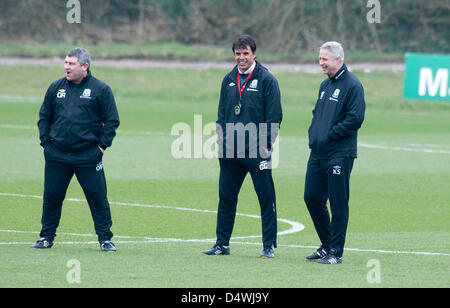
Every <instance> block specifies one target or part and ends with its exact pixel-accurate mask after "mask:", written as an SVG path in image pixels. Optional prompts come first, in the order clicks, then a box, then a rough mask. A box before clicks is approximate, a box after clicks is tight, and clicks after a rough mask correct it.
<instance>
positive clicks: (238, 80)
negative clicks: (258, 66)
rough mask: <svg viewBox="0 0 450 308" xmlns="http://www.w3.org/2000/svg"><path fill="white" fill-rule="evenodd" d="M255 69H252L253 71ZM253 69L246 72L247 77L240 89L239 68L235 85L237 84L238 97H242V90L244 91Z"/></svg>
mask: <svg viewBox="0 0 450 308" xmlns="http://www.w3.org/2000/svg"><path fill="white" fill-rule="evenodd" d="M254 70H255V69H253V71H254ZM253 71H251V72H250V74H248V78H247V81H245V83H244V85H243V86H242V89H241V77H240V76H239V70H238V74H237V86H238V91H239V97H242V92H244V89H245V87H246V86H247V82H248V81H249V80H250V77H252V74H253Z"/></svg>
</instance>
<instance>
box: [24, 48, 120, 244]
mask: <svg viewBox="0 0 450 308" xmlns="http://www.w3.org/2000/svg"><path fill="white" fill-rule="evenodd" d="M90 63H91V57H90V55H89V53H88V51H87V50H86V49H84V48H73V49H71V50H70V51H69V52H68V54H67V56H66V58H65V61H64V70H65V73H66V76H65V77H64V78H61V79H59V80H57V81H55V82H53V83H52V84H51V85H50V87H49V88H48V90H47V93H46V94H45V99H44V102H43V104H42V106H41V109H40V111H39V121H38V127H39V137H40V141H41V146H42V147H43V148H44V157H45V174H44V177H45V179H44V201H43V213H42V220H41V222H42V229H41V232H40V239H39V240H38V241H37V242H36V243H35V244H34V245H33V246H32V248H51V247H52V246H53V240H54V238H55V236H56V229H57V227H58V225H59V221H60V218H61V210H62V203H63V201H64V199H65V195H66V191H67V188H68V186H69V183H70V180H71V179H72V177H73V175H74V174H75V175H76V177H77V179H78V182H79V183H80V185H81V187H82V188H83V191H84V194H85V196H86V199H87V201H88V204H89V208H90V210H91V214H92V218H93V220H94V226H95V232H96V234H97V236H98V241H99V243H100V247H101V249H102V250H103V251H115V250H116V248H115V246H114V244H113V243H112V242H111V238H112V236H113V234H112V232H111V230H110V228H111V225H112V219H111V211H110V207H109V202H108V199H107V197H106V180H105V174H104V171H103V164H102V157H103V153H104V152H105V150H106V148H108V147H110V146H111V143H112V141H113V139H114V137H115V135H116V129H117V127H118V126H119V114H118V112H117V107H116V103H115V100H114V96H113V94H112V91H111V89H110V87H109V86H108V85H106V84H105V83H104V82H102V81H100V80H98V79H97V78H95V77H94V76H92V75H91V72H90Z"/></svg>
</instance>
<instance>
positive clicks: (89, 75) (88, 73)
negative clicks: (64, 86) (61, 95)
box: [69, 69, 92, 87]
mask: <svg viewBox="0 0 450 308" xmlns="http://www.w3.org/2000/svg"><path fill="white" fill-rule="evenodd" d="M91 77H92V74H91V70H90V69H88V71H87V75H86V77H84V78H83V80H81V82H80V83H79V84H76V83H73V82H72V81H69V84H71V85H73V86H76V87H81V86H83V85H84V84H86V82H88V81H89V79H91Z"/></svg>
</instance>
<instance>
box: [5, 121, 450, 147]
mask: <svg viewBox="0 0 450 308" xmlns="http://www.w3.org/2000/svg"><path fill="white" fill-rule="evenodd" d="M0 128H4V129H27V130H37V126H30V125H12V124H0ZM117 133H118V134H123V135H144V136H176V135H172V134H171V133H168V132H152V131H134V130H123V129H118V130H117ZM280 139H281V140H290V139H300V140H303V141H306V140H307V139H306V138H299V137H295V136H294V137H281V136H280ZM358 146H359V147H361V148H367V149H379V150H391V151H406V152H422V153H433V154H450V151H449V150H441V149H429V148H425V147H423V146H421V145H418V144H411V145H409V146H407V147H399V146H386V145H377V144H369V143H365V142H358ZM412 146H420V147H412ZM437 146H440V145H437Z"/></svg>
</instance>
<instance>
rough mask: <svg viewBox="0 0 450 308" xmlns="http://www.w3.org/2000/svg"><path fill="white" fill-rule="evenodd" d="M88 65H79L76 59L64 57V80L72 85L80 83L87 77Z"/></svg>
mask: <svg viewBox="0 0 450 308" xmlns="http://www.w3.org/2000/svg"><path fill="white" fill-rule="evenodd" d="M88 68H89V64H87V63H85V64H84V65H80V62H78V58H77V57H66V59H65V60H64V71H65V72H66V78H67V80H69V81H72V82H73V83H80V82H81V81H82V80H83V78H84V77H86V75H87V70H88Z"/></svg>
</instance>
